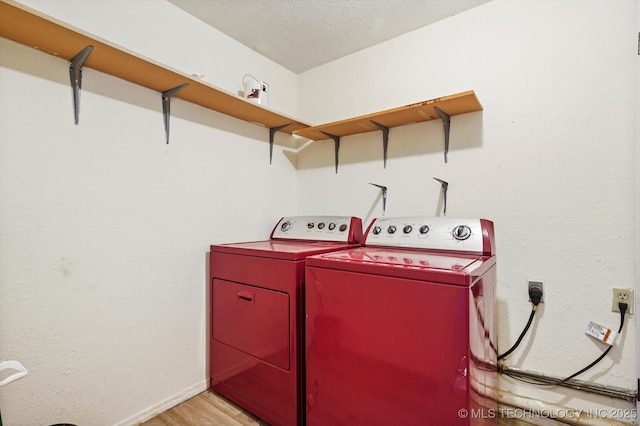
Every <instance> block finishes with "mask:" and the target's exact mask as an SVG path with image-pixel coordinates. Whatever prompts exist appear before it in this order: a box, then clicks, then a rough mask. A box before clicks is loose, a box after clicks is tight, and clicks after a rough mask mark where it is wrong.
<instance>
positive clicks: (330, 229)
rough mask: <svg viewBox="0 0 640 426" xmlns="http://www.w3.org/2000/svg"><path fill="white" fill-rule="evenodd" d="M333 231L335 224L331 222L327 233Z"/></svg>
mask: <svg viewBox="0 0 640 426" xmlns="http://www.w3.org/2000/svg"><path fill="white" fill-rule="evenodd" d="M334 229H336V224H335V223H333V222H331V223H330V224H329V231H333V230H334Z"/></svg>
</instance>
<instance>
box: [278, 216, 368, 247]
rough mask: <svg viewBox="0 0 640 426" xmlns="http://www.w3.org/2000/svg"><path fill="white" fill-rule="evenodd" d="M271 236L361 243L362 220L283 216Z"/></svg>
mask: <svg viewBox="0 0 640 426" xmlns="http://www.w3.org/2000/svg"><path fill="white" fill-rule="evenodd" d="M271 238H272V239H286V240H309V241H336V242H344V243H349V244H359V243H360V241H361V240H362V220H361V219H360V218H357V217H353V216H290V217H283V218H282V219H280V221H279V222H278V223H277V224H276V227H275V228H273V231H272V232H271Z"/></svg>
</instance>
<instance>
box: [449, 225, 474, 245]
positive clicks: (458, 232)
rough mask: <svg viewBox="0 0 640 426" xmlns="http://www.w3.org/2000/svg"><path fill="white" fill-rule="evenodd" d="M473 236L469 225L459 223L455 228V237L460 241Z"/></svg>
mask: <svg viewBox="0 0 640 426" xmlns="http://www.w3.org/2000/svg"><path fill="white" fill-rule="evenodd" d="M470 236H471V229H470V228H469V227H468V226H467V225H458V226H456V227H455V228H453V238H455V239H456V240H458V241H462V240H466V239H467V238H469V237H470Z"/></svg>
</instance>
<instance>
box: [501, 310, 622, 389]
mask: <svg viewBox="0 0 640 426" xmlns="http://www.w3.org/2000/svg"><path fill="white" fill-rule="evenodd" d="M532 302H533V299H532ZM534 307H535V305H534ZM628 308H629V305H628V304H626V303H623V302H619V303H618V309H619V310H620V327H619V328H618V334H620V333H621V332H622V328H623V327H624V317H625V314H626V313H627V309H628ZM523 334H524V333H523ZM521 336H522V335H521ZM519 340H520V339H519ZM612 347H613V345H612V346H609V347H608V348H607V350H606V351H604V352H603V353H602V355H600V356H599V357H598V358H597V359H596V360H595V361H593V362H592V363H591V364H589V365H587V366H586V367H584V368H582V369H580V370H578V371H576V372H575V373H573V374H572V375H570V376H568V377H566V378H564V379H561V380H557V381H555V382H551V383H550V382H548V381H538V380H536V379H535V378H531V379H529V380H527V379H523V378H521V377H518V376H516V375H513V374H509V372H507V371H503V373H504V374H506V375H507V376H509V377H511V378H513V379H516V380H519V381H521V382H525V383H529V384H532V385H538V386H557V385H562V384H563V383H565V382H567V381H569V380H571V379H573V378H574V377H576V376H579V375H580V374H582V373H584V372H585V371H587V370H589V369H590V368H591V367H593V366H594V365H596V364H597V363H599V362H600V361H602V359H604V357H605V356H607V354H608V353H609V351H610V350H611V348H612ZM512 349H514V348H512ZM512 349H510V350H509V351H507V353H505V354H504V355H502V357H505V356H507V355H508V354H509V353H510V352H511V351H512ZM498 359H500V358H498Z"/></svg>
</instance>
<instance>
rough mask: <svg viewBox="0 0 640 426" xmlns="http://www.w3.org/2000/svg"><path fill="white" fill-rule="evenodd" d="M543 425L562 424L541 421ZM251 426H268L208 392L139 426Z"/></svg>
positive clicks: (507, 425)
mask: <svg viewBox="0 0 640 426" xmlns="http://www.w3.org/2000/svg"><path fill="white" fill-rule="evenodd" d="M540 421H541V422H537V421H536V422H535V424H537V425H540V424H544V425H551V424H559V423H557V422H554V421H551V420H548V419H540ZM532 424H534V423H528V422H524V421H522V420H519V419H498V422H497V426H531V425H532ZM218 425H221V426H249V425H265V423H261V422H260V420H259V419H257V418H256V417H254V416H252V415H251V414H249V413H247V412H245V411H243V410H242V409H241V408H239V407H238V406H237V405H235V404H234V403H232V402H231V401H229V400H227V399H226V398H224V397H223V396H221V395H219V394H217V393H215V392H212V391H211V390H207V391H204V392H202V393H201V394H199V395H197V396H195V397H194V398H191V399H190V400H188V401H185V402H183V403H182V404H179V405H177V406H175V407H173V408H172V409H170V410H168V411H165V412H164V413H162V414H160V415H158V416H156V417H154V418H152V419H150V420H147V421H146V422H144V423H142V424H141V425H140V426H218Z"/></svg>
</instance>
